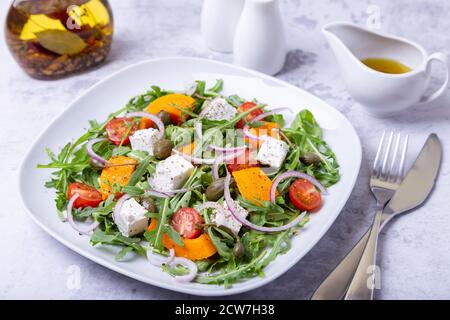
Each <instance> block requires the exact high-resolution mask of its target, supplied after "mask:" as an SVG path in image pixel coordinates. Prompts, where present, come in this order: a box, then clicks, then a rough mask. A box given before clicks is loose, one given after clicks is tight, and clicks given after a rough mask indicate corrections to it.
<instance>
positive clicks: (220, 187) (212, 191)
mask: <svg viewBox="0 0 450 320" xmlns="http://www.w3.org/2000/svg"><path fill="white" fill-rule="evenodd" d="M224 189H225V178H220V179H217V180H215V181H213V182H212V183H211V184H210V185H209V186H208V188H206V192H205V194H206V198H207V199H208V200H209V201H217V200H219V199H220V198H222V196H223V193H224Z"/></svg>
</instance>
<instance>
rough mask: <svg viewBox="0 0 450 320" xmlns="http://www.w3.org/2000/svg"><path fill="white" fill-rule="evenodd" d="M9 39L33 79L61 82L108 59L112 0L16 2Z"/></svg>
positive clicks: (9, 23) (7, 30)
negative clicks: (110, 0) (68, 76)
mask: <svg viewBox="0 0 450 320" xmlns="http://www.w3.org/2000/svg"><path fill="white" fill-rule="evenodd" d="M5 34H6V41H7V43H8V46H9V48H10V51H11V53H12V54H13V56H14V58H15V59H16V60H17V62H18V63H19V64H20V66H21V67H22V68H23V69H24V70H25V71H26V72H27V73H28V74H29V75H30V76H31V77H33V78H38V79H56V78H61V77H63V76H66V75H68V74H71V73H74V72H78V71H82V70H86V69H88V68H90V67H93V66H95V65H97V64H99V63H101V62H102V61H104V60H105V58H106V56H107V55H108V53H109V51H110V48H111V42H112V36H113V16H112V11H111V8H110V6H109V3H108V1H107V0H15V1H14V2H13V4H12V5H11V8H10V10H9V13H8V17H7V21H6V28H5Z"/></svg>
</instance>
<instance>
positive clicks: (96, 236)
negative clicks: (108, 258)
mask: <svg viewBox="0 0 450 320" xmlns="http://www.w3.org/2000/svg"><path fill="white" fill-rule="evenodd" d="M140 242H141V239H140V238H129V237H125V236H123V235H122V234H121V233H120V232H115V233H111V234H107V233H105V232H104V231H102V230H100V229H99V228H98V229H96V230H95V231H94V233H93V234H92V236H91V244H92V245H93V246H95V245H97V244H109V245H114V246H121V245H125V246H127V247H130V248H131V249H127V250H126V251H125V252H123V249H122V251H120V252H119V254H118V255H117V257H118V258H123V256H124V255H125V254H126V253H127V252H129V251H135V252H136V253H137V254H139V255H141V256H144V257H146V256H147V251H146V250H145V249H144V247H142V246H141V245H140ZM117 257H116V258H117Z"/></svg>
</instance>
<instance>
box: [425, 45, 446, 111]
mask: <svg viewBox="0 0 450 320" xmlns="http://www.w3.org/2000/svg"><path fill="white" fill-rule="evenodd" d="M433 61H438V62H441V63H443V64H444V65H445V81H444V83H443V84H442V86H441V87H440V88H439V89H438V90H436V91H435V92H434V93H433V94H431V95H430V96H428V97H423V98H422V99H421V100H420V101H419V104H425V103H429V102H431V101H434V100H436V99H437V98H439V97H440V96H441V95H442V94H443V93H444V92H445V90H447V87H448V84H449V81H450V69H449V61H448V57H447V55H446V54H445V53H442V52H435V53H433V54H431V55H430V56H429V57H428V59H427V61H426V66H425V67H426V72H427V73H429V72H430V71H431V63H432V62H433Z"/></svg>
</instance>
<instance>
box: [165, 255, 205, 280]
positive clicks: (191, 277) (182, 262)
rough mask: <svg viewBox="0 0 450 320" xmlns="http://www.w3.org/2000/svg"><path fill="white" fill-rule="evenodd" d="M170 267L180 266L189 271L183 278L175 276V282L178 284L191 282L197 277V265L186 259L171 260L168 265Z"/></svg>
mask: <svg viewBox="0 0 450 320" xmlns="http://www.w3.org/2000/svg"><path fill="white" fill-rule="evenodd" d="M170 265H171V266H177V265H182V266H183V267H186V268H188V269H189V273H188V274H186V275H184V276H175V280H176V281H178V282H191V281H192V280H194V278H195V277H196V276H197V273H198V268H197V265H196V264H195V263H194V262H193V261H191V260H189V259H186V258H182V257H177V258H175V259H173V261H172V262H171V263H170Z"/></svg>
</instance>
